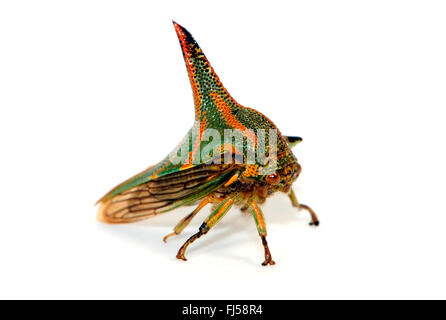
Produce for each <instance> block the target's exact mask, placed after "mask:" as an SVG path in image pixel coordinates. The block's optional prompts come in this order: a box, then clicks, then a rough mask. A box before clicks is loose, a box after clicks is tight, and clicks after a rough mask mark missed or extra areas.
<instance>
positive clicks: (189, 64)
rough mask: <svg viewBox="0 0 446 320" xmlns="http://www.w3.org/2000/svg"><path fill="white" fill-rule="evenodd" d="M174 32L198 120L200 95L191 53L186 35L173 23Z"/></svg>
mask: <svg viewBox="0 0 446 320" xmlns="http://www.w3.org/2000/svg"><path fill="white" fill-rule="evenodd" d="M174 27H175V31H176V32H177V35H178V39H180V44H181V49H183V55H184V60H185V61H186V68H187V73H188V75H189V80H190V83H191V85H192V91H193V94H194V102H195V118H196V119H200V95H199V90H198V88H199V85H198V83H197V81H196V80H195V77H194V75H195V67H194V65H193V63H192V59H191V56H192V53H191V51H190V48H189V47H188V44H187V42H186V35H185V34H184V32H183V30H182V29H181V27H180V25H178V24H176V23H174Z"/></svg>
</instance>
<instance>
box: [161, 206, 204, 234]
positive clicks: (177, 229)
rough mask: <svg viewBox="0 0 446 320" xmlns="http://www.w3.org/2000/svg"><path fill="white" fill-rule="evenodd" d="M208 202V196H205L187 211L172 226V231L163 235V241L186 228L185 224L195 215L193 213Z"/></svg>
mask: <svg viewBox="0 0 446 320" xmlns="http://www.w3.org/2000/svg"><path fill="white" fill-rule="evenodd" d="M208 203H209V198H205V199H204V200H203V201H201V202H200V204H199V205H198V207H196V208H195V210H194V211H192V212H191V213H189V214H188V215H187V216H185V217H184V218H183V219H181V220H180V222H178V223H177V225H176V226H175V228H173V232H172V233H170V234H168V235H167V236H165V237H164V238H163V241H164V242H167V239H168V238H170V237H171V236H175V235H177V234H180V233H181V232H182V231H183V230H184V228H186V227H187V225H188V224H189V223H190V222H191V221H192V219H193V218H194V217H195V215H196V214H197V213H198V212H199V211H200V210H201V209H203V207H204V206H206V205H207V204H208Z"/></svg>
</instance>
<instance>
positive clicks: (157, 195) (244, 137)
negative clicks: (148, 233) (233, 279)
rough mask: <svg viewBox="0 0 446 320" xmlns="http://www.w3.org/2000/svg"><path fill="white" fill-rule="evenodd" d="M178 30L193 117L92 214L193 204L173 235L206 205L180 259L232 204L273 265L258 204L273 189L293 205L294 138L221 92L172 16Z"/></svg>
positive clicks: (109, 217) (126, 214)
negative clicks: (172, 144)
mask: <svg viewBox="0 0 446 320" xmlns="http://www.w3.org/2000/svg"><path fill="white" fill-rule="evenodd" d="M173 24H174V27H175V31H176V33H177V35H178V38H179V41H180V46H181V49H182V52H183V57H184V60H185V63H186V68H187V72H188V75H189V80H190V82H191V85H192V90H193V97H194V103H195V122H194V125H193V127H192V129H190V130H189V132H188V133H187V135H186V136H185V138H184V139H183V140H182V142H181V143H180V144H179V145H178V146H177V147H176V148H175V149H174V150H173V151H172V152H171V153H170V154H169V155H168V156H167V157H166V158H164V160H162V161H160V162H159V163H158V164H156V165H154V166H152V167H149V168H148V169H147V170H145V171H143V172H141V173H139V174H137V175H136V176H134V177H132V178H130V179H128V180H126V181H124V182H123V183H121V184H120V185H118V186H116V187H115V188H113V189H112V190H111V191H110V192H108V193H107V194H106V195H105V196H104V197H102V198H101V199H100V200H99V201H98V203H99V204H100V207H99V210H98V215H97V216H98V219H99V220H101V221H104V222H107V223H127V222H134V221H139V220H142V219H145V218H149V217H151V216H155V215H157V214H160V213H164V212H168V211H170V210H173V209H175V208H178V207H181V206H186V205H197V207H196V208H195V210H193V211H192V212H191V213H190V214H189V215H187V216H186V217H184V218H183V219H182V220H181V221H180V222H178V224H177V225H176V226H175V227H174V229H173V233H171V234H169V235H167V236H165V237H164V241H166V240H167V238H169V237H171V236H173V235H178V234H180V233H181V232H182V231H183V230H184V229H185V228H186V226H187V225H188V224H189V223H190V222H191V220H192V219H193V218H194V217H195V215H196V214H197V213H198V212H199V211H200V210H201V209H202V208H203V207H205V206H206V205H208V204H211V205H212V210H211V214H210V215H209V216H208V217H207V219H206V220H205V221H204V222H203V224H202V225H201V227H200V228H199V230H198V232H197V233H195V234H194V235H192V236H191V237H190V238H189V239H188V240H187V241H186V242H185V243H184V244H183V246H182V247H181V248H180V249H179V251H178V254H177V258H178V259H181V260H186V257H185V253H186V249H187V247H188V246H189V245H190V244H191V243H192V242H194V241H195V240H196V239H198V238H200V237H201V236H203V235H205V234H207V233H208V232H209V231H210V230H211V229H212V228H213V227H214V226H215V225H216V224H217V223H218V222H219V221H220V220H221V219H222V218H223V217H224V216H225V214H226V213H227V212H228V211H229V210H230V209H231V207H232V206H234V205H235V206H238V207H240V208H241V210H242V211H247V210H249V212H250V213H251V214H252V216H253V218H254V221H255V223H256V226H257V230H258V233H259V236H260V238H261V240H262V244H263V247H264V249H265V260H264V262H263V263H262V265H264V266H266V265H273V264H275V262H274V260H272V257H271V253H270V250H269V248H268V243H267V241H266V235H267V232H266V226H265V219H264V216H263V213H262V211H261V209H260V207H259V204H262V203H264V202H265V201H266V199H267V198H268V197H269V196H271V195H272V194H274V193H275V192H278V191H280V192H284V193H287V194H288V195H289V198H290V200H291V203H292V205H293V206H294V207H297V208H301V209H305V210H307V211H308V212H309V213H310V214H311V223H310V225H314V226H317V225H319V220H318V218H317V216H316V214H315V213H314V211H313V210H312V209H311V208H310V207H308V206H306V205H304V204H300V203H299V202H298V200H297V198H296V195H295V194H294V192H293V190H292V189H291V186H292V184H293V182H294V181H295V180H296V179H297V177H298V176H299V174H300V172H301V167H300V165H299V163H298V162H297V159H296V157H295V156H294V154H293V152H292V151H291V147H293V146H294V145H296V144H297V143H299V142H300V141H301V140H302V139H301V138H299V137H290V136H283V135H282V134H281V133H280V131H279V130H278V129H277V127H276V126H275V125H274V124H273V122H272V121H271V120H269V119H268V118H267V117H266V116H264V115H263V114H261V113H260V112H258V111H256V110H254V109H251V108H246V107H243V106H241V105H240V104H239V103H237V102H236V101H235V100H234V99H233V98H232V97H231V96H230V95H229V93H228V92H227V91H226V89H225V88H224V87H223V85H222V84H221V82H220V80H219V78H218V76H217V74H216V73H215V72H214V70H213V68H212V66H211V65H210V63H209V61H208V60H207V58H206V57H205V55H204V54H203V52H202V50H201V49H200V47H199V46H198V44H197V43H196V41H195V40H194V39H193V38H192V35H191V34H190V33H189V32H188V31H187V30H186V29H185V28H183V27H182V26H180V25H179V24H177V23H175V22H173Z"/></svg>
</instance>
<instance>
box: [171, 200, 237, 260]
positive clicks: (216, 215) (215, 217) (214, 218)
mask: <svg viewBox="0 0 446 320" xmlns="http://www.w3.org/2000/svg"><path fill="white" fill-rule="evenodd" d="M234 197H235V196H229V197H227V198H226V199H224V200H223V201H222V202H221V203H220V204H219V205H218V206H217V208H215V210H214V211H213V212H212V213H211V214H210V215H209V216H208V217H207V218H206V220H205V221H204V222H203V224H202V225H201V226H200V229H199V230H198V232H197V233H196V234H194V235H193V236H192V237H190V238H189V239H188V240H187V241H186V242H185V243H184V244H183V245H182V246H181V248H180V250H178V253H177V259H181V260H184V261H186V260H187V259H186V257H185V256H184V254H185V253H186V249H187V247H188V246H189V245H190V244H191V243H192V242H194V241H195V240H197V239H198V238H200V237H201V236H202V235H204V234H206V233H208V232H209V230H211V229H212V227H213V226H215V225H216V224H217V223H218V222H219V221H220V220H221V219H222V218H223V217H224V216H225V214H226V213H227V212H228V211H229V209H231V207H232V205H233V203H234Z"/></svg>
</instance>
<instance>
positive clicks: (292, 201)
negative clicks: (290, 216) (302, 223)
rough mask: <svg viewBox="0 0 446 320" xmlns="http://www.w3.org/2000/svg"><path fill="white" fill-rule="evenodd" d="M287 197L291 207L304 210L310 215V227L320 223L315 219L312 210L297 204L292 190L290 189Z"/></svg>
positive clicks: (314, 213)
mask: <svg viewBox="0 0 446 320" xmlns="http://www.w3.org/2000/svg"><path fill="white" fill-rule="evenodd" d="M288 196H289V197H290V200H291V203H292V204H293V207H296V208H299V209H305V210H307V211H308V212H309V213H310V215H311V222H310V226H316V227H317V226H318V225H319V223H320V222H319V219H318V217H317V214H316V212H314V211H313V209H311V208H310V207H309V206H307V205H306V204H302V203H299V201H298V200H297V197H296V194H295V193H294V191H293V189H291V191H290V193H289V194H288Z"/></svg>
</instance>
